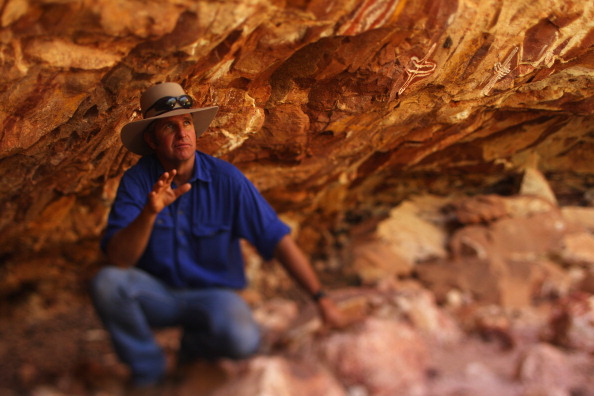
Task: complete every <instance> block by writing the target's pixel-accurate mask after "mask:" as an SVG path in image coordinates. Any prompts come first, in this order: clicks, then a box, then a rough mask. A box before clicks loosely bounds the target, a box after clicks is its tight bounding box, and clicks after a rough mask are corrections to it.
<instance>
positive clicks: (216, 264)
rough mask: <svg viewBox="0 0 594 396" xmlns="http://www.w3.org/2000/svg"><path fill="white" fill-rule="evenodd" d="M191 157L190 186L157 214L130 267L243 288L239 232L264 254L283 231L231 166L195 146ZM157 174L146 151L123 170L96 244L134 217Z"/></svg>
mask: <svg viewBox="0 0 594 396" xmlns="http://www.w3.org/2000/svg"><path fill="white" fill-rule="evenodd" d="M195 158H196V162H195V165H194V175H193V177H192V178H191V179H190V180H189V183H191V184H192V188H191V189H190V191H189V192H187V193H186V194H183V195H182V196H180V197H179V198H178V199H177V200H176V201H175V202H174V203H173V204H171V205H169V206H168V207H166V208H165V209H163V211H161V213H159V214H158V216H157V219H156V221H155V224H154V227H153V230H152V233H151V236H150V240H149V242H148V246H147V248H146V250H145V251H144V253H143V255H142V257H141V258H140V260H139V261H138V263H137V264H136V265H137V267H138V268H141V269H143V270H145V271H147V272H149V273H151V274H153V275H154V276H156V277H158V278H160V279H161V280H163V281H164V282H165V283H167V284H168V285H170V286H172V287H209V286H217V287H229V288H242V287H245V285H246V279H245V272H244V264H243V257H242V254H241V248H240V243H239V241H240V238H244V239H246V240H247V241H249V242H250V243H251V244H252V245H253V246H254V247H255V248H256V249H257V250H258V252H259V253H260V254H261V255H262V256H263V257H264V258H265V259H267V260H268V259H271V258H272V257H273V255H274V250H275V248H276V245H277V243H278V242H279V241H280V240H281V239H282V237H283V236H285V235H286V234H288V233H289V232H290V229H289V227H288V226H287V225H286V224H284V223H283V222H282V221H280V219H279V218H278V216H277V214H276V213H275V211H274V210H273V209H272V207H271V206H270V205H269V204H268V202H266V200H265V199H264V198H263V197H262V196H261V195H260V193H259V192H258V191H257V190H256V188H255V187H254V185H253V184H252V183H251V182H250V181H249V180H248V179H247V178H246V177H245V176H244V175H243V174H242V173H241V172H240V171H239V170H238V169H237V168H236V167H235V166H233V165H232V164H230V163H228V162H226V161H223V160H221V159H217V158H214V157H212V156H209V155H207V154H204V153H201V152H199V151H197V152H196V155H195ZM163 172H165V170H164V169H163V167H162V166H161V164H160V162H159V161H158V160H157V158H156V157H155V156H154V155H150V156H145V157H142V158H141V159H140V160H139V161H138V163H137V164H136V165H134V166H133V167H132V168H130V169H129V170H128V171H126V173H125V174H124V176H123V177H122V180H121V182H120V186H119V188H118V192H117V196H116V199H115V202H114V204H113V206H112V209H111V212H110V214H109V219H108V224H107V229H106V232H105V235H104V237H103V240H102V242H101V246H102V248H103V250H105V248H106V246H107V243H108V241H109V239H110V238H111V237H112V236H113V235H114V234H115V233H116V232H117V231H118V230H120V229H122V228H124V227H126V226H127V225H128V224H130V223H131V222H132V221H133V220H134V219H135V218H136V217H137V216H138V214H139V213H140V212H141V210H142V209H143V208H144V206H145V204H146V202H147V196H148V194H149V192H151V190H152V188H153V185H154V184H155V183H156V181H157V180H158V178H159V177H160V176H161V175H162V174H163ZM173 187H174V188H175V185H173Z"/></svg>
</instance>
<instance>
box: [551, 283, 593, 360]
mask: <svg viewBox="0 0 594 396" xmlns="http://www.w3.org/2000/svg"><path fill="white" fill-rule="evenodd" d="M551 330H552V338H553V340H554V341H555V342H556V343H558V344H559V345H562V346H565V347H569V348H575V349H578V350H581V351H587V352H591V353H593V352H594V296H592V295H590V294H586V293H576V294H573V295H571V296H569V297H567V298H565V299H563V300H562V301H561V302H560V303H559V304H558V305H557V307H556V311H555V312H554V314H553V316H552V319H551Z"/></svg>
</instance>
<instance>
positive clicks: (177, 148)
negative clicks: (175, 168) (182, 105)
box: [145, 114, 196, 164]
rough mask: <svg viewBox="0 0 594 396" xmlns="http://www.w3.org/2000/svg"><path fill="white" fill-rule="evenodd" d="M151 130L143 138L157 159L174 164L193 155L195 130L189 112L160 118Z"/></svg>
mask: <svg viewBox="0 0 594 396" xmlns="http://www.w3.org/2000/svg"><path fill="white" fill-rule="evenodd" d="M153 130H154V134H153V135H152V136H146V135H145V139H146V142H147V144H148V145H149V146H150V147H151V148H152V149H153V150H154V151H155V153H156V154H157V157H158V158H159V159H161V160H164V161H167V162H171V163H174V164H175V163H180V162H183V161H187V160H188V159H190V158H193V157H194V152H195V151H196V131H195V130H194V121H193V119H192V116H191V115H190V114H183V115H178V116H173V117H167V118H161V119H160V120H157V121H155V124H154V129H153ZM148 135H150V134H148Z"/></svg>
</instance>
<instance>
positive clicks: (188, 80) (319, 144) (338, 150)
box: [0, 0, 594, 313]
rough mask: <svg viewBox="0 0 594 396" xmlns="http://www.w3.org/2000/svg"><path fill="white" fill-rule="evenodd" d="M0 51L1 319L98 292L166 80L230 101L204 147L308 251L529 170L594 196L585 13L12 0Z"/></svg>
mask: <svg viewBox="0 0 594 396" xmlns="http://www.w3.org/2000/svg"><path fill="white" fill-rule="evenodd" d="M0 43H1V47H0V70H1V73H0V101H1V103H2V106H1V107H0V125H1V128H0V175H1V180H2V183H1V184H0V213H2V216H1V218H0V240H1V241H2V243H1V245H0V257H1V263H0V290H2V291H1V292H0V297H1V299H2V301H3V304H1V305H2V310H1V311H2V312H3V313H8V312H9V311H11V308H10V306H11V305H13V304H15V303H17V302H21V301H23V300H27V301H29V300H30V299H31V298H33V297H32V296H36V295H42V296H43V298H41V300H40V301H39V303H38V304H39V305H40V306H42V307H44V306H48V305H51V304H52V303H53V302H55V300H59V299H60V298H61V297H60V295H61V294H60V293H70V292H77V291H79V289H80V288H82V287H83V286H82V285H81V283H80V281H81V279H85V277H86V276H88V274H89V273H90V272H92V270H93V269H94V268H95V267H96V266H97V263H98V261H100V259H101V256H100V254H99V252H98V250H97V240H98V237H99V235H100V232H101V230H102V227H103V225H104V223H105V219H106V214H107V211H108V209H109V206H110V203H111V200H112V199H113V197H114V193H115V189H116V187H117V184H118V181H119V177H120V176H121V175H122V172H123V171H124V170H125V169H126V168H127V167H128V166H130V165H131V164H132V163H133V162H134V161H136V159H137V158H136V157H135V156H134V155H132V154H130V153H128V152H126V150H125V149H123V148H122V146H121V143H120V140H119V135H118V132H119V128H120V127H121V126H122V125H123V124H124V123H126V122H128V121H130V120H132V119H135V118H136V117H138V116H139V114H138V107H139V105H138V96H139V94H140V92H141V91H142V90H143V89H144V88H145V87H147V86H148V85H151V84H152V83H155V82H158V81H177V82H180V83H181V84H182V85H184V86H185V87H186V88H187V89H188V90H189V91H190V92H191V93H192V94H193V95H194V96H195V98H196V99H197V101H198V103H199V104H200V105H204V106H206V105H215V104H216V105H219V106H220V108H221V110H220V113H219V116H218V117H217V119H216V120H215V122H214V123H213V125H212V127H211V128H210V131H209V132H207V133H206V134H205V135H204V136H203V137H202V138H201V139H200V141H199V144H200V147H201V148H202V149H203V150H204V151H206V152H208V153H211V154H214V155H217V156H220V157H222V158H225V159H227V160H229V161H231V162H233V163H234V164H236V165H237V166H239V167H240V168H241V169H243V170H244V171H245V172H246V174H247V175H248V176H249V177H250V178H251V179H252V180H253V181H254V182H255V184H256V185H257V186H258V188H260V189H261V191H262V192H263V193H264V194H265V196H266V197H267V198H268V199H269V200H270V202H271V203H272V205H273V206H274V207H275V208H277V209H278V211H279V212H280V213H281V214H282V216H283V217H284V218H285V219H286V220H287V221H288V222H289V223H290V224H291V225H293V226H294V228H295V232H296V234H297V235H298V238H299V241H300V243H301V244H302V246H303V247H304V248H305V249H306V250H307V251H308V252H309V253H312V254H328V252H329V251H330V252H331V248H333V247H336V246H338V247H340V245H341V244H344V243H345V242H346V240H345V235H346V234H345V231H347V230H348V229H349V228H350V227H351V226H352V225H353V224H356V223H358V222H360V221H361V220H362V219H368V218H376V217H381V216H383V215H385V214H387V212H388V211H389V209H390V208H391V207H393V206H395V205H396V204H397V203H399V202H400V201H402V200H403V199H404V198H406V197H407V196H409V195H410V194H411V193H418V192H420V191H423V192H431V193H436V194H450V193H453V192H456V193H477V192H482V193H484V192H499V193H506V192H510V191H511V190H513V185H514V184H513V183H514V180H515V179H514V178H515V176H516V175H517V174H518V172H519V171H521V170H522V169H523V168H524V167H525V166H526V165H527V164H530V165H537V166H538V167H539V168H540V170H541V171H543V172H544V174H545V175H546V176H547V177H548V178H549V180H550V182H551V184H552V188H553V190H554V191H555V193H556V194H557V196H558V197H560V199H565V200H573V201H574V202H575V201H576V200H580V199H581V197H582V196H583V194H584V193H585V192H587V190H588V189H589V188H590V187H591V185H592V180H593V179H592V177H593V173H594V166H593V165H592V161H591V159H590V155H591V153H592V149H593V148H594V138H593V136H594V135H593V131H594V127H593V123H592V119H593V116H592V108H593V107H594V96H593V93H594V84H592V82H593V80H594V73H593V71H592V70H593V66H594V51H593V48H592V47H593V44H594V4H592V3H590V2H581V1H567V0H556V1H551V0H546V1H545V0H530V1H527V0H521V1H520V0H518V1H513V2H502V1H499V0H488V1H477V0H424V1H412V0H408V1H406V0H383V1H381V0H363V1H348V0H339V1H333V2H327V1H323V0H311V1H307V0H287V1H280V0H279V1H263V0H241V1H240V0H235V1H192V2H188V1H178V0H172V1H168V2H157V1H138V0H126V1H113V0H93V1H91V0H79V1H58V0H39V1H26V0H7V1H5V2H3V3H2V5H0ZM339 266H340V264H339ZM63 298H64V299H66V297H63ZM52 299H53V300H52Z"/></svg>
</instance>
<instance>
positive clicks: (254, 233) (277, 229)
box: [235, 176, 291, 260]
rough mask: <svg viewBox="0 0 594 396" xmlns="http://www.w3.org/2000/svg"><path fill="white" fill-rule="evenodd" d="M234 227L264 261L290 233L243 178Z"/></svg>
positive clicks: (254, 188) (257, 192) (270, 256)
mask: <svg viewBox="0 0 594 396" xmlns="http://www.w3.org/2000/svg"><path fill="white" fill-rule="evenodd" d="M237 194H238V197H237V201H238V205H237V212H236V213H235V227H236V229H237V230H238V232H239V234H240V236H241V237H242V238H245V239H246V240H247V241H249V242H250V243H251V244H252V245H254V247H255V248H256V249H257V250H258V252H259V253H260V255H262V257H263V258H264V259H265V260H270V259H272V258H273V257H274V251H275V249H276V246H277V244H278V242H279V241H280V240H281V239H282V238H283V237H284V236H285V235H287V234H288V233H290V232H291V229H290V228H289V226H287V225H286V224H285V223H284V222H282V221H281V220H280V219H279V218H278V215H277V214H276V212H275V211H274V209H273V208H272V207H271V206H270V204H269V203H268V202H267V201H266V200H265V199H264V197H263V196H262V195H261V194H260V192H259V191H258V190H257V189H256V187H255V186H254V185H253V184H252V183H251V182H250V181H249V180H248V179H247V178H246V177H245V176H243V177H242V179H241V182H240V186H239V189H238V193H237Z"/></svg>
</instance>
